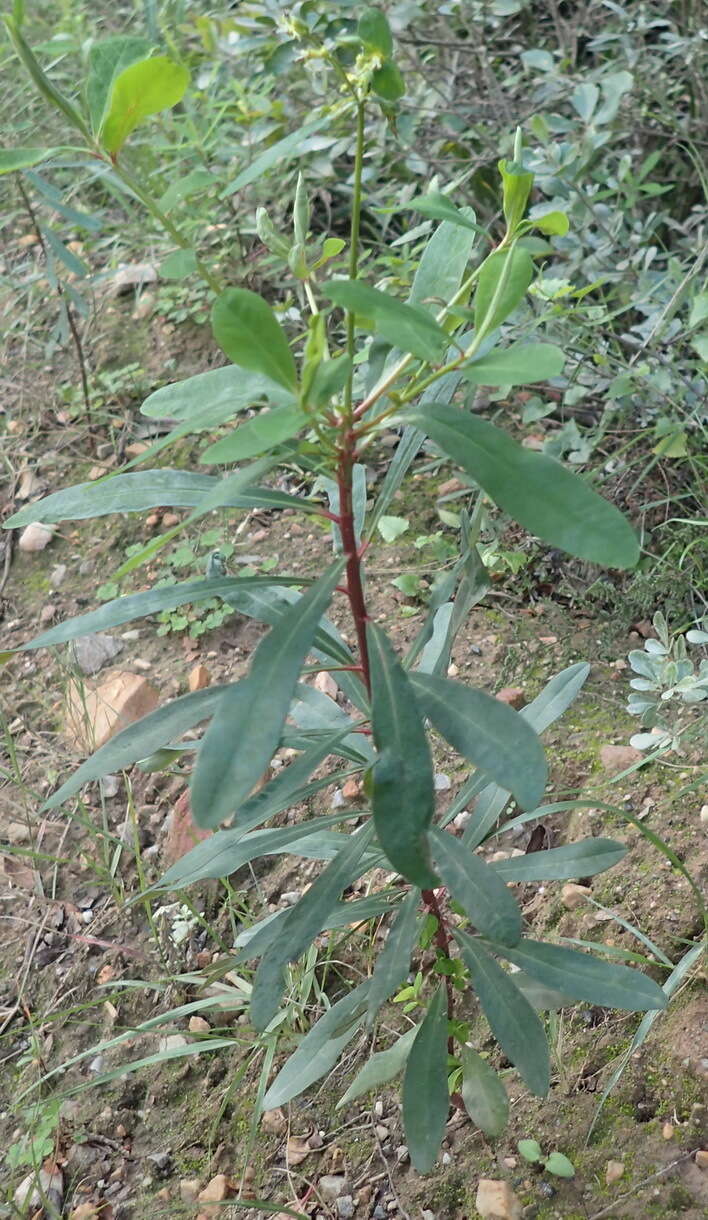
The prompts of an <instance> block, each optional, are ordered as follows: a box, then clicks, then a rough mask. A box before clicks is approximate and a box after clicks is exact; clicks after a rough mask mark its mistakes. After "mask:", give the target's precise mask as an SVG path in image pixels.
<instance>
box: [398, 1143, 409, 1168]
mask: <svg viewBox="0 0 708 1220" xmlns="http://www.w3.org/2000/svg"><path fill="white" fill-rule="evenodd" d="M396 1160H397V1161H398V1164H399V1165H404V1164H405V1163H406V1161H407V1160H408V1148H407V1146H406V1145H405V1144H399V1146H398V1148H397V1149H396Z"/></svg>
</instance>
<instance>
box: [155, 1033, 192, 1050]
mask: <svg viewBox="0 0 708 1220" xmlns="http://www.w3.org/2000/svg"><path fill="white" fill-rule="evenodd" d="M187 1045H188V1043H187V1039H186V1038H185V1037H184V1035H183V1034H168V1035H167V1037H165V1038H160V1044H159V1048H158V1049H159V1052H160V1054H162V1053H163V1052H164V1051H174V1050H177V1049H178V1048H179V1047H180V1046H187Z"/></svg>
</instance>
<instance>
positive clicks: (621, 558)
mask: <svg viewBox="0 0 708 1220" xmlns="http://www.w3.org/2000/svg"><path fill="white" fill-rule="evenodd" d="M408 418H409V420H410V422H411V423H413V424H415V425H416V427H418V428H422V429H423V431H424V432H426V433H427V435H428V436H429V437H430V439H431V440H433V441H435V443H436V444H437V445H439V446H440V448H441V449H442V450H443V452H444V453H446V454H447V455H448V456H449V457H451V458H452V459H453V460H454V461H455V462H456V463H457V464H458V465H459V466H461V467H462V469H463V470H465V471H467V473H468V474H469V475H470V476H471V477H472V478H473V479H474V480H475V482H477V483H478V484H479V485H480V487H482V488H483V490H484V491H485V492H486V493H487V495H488V496H490V497H491V499H492V500H494V501H495V503H496V504H498V505H499V507H500V508H502V509H503V510H504V512H506V513H508V514H509V516H510V517H513V518H514V520H515V521H518V522H519V524H520V525H523V526H524V528H525V529H527V530H528V531H529V532H530V533H532V534H536V535H537V536H538V537H539V538H541V539H543V541H544V542H548V543H550V545H551V546H557V547H559V548H560V549H561V550H564V551H568V552H569V553H570V554H571V555H577V556H578V557H579V558H580V559H587V560H589V561H590V562H591V563H599V564H603V565H604V566H605V567H616V568H631V567H633V566H634V565H635V564H636V562H637V560H638V558H639V543H638V541H637V537H636V534H635V533H634V530H633V529H632V527H631V525H630V524H629V522H628V521H627V519H626V518H625V517H623V516H622V514H621V513H620V512H619V511H618V509H616V508H615V507H614V505H613V504H610V503H609V502H608V501H607V500H603V499H602V497H601V496H598V495H597V493H596V492H594V491H593V490H592V488H590V487H589V486H588V484H587V483H585V482H584V481H583V479H582V478H580V477H579V476H578V475H575V474H572V473H571V471H569V470H566V468H565V467H564V466H562V465H561V463H560V462H557V461H556V460H555V458H551V457H548V456H547V455H546V454H545V453H534V452H533V451H532V450H530V449H524V448H523V447H522V446H521V445H518V444H517V443H516V441H514V440H512V438H511V437H510V436H508V435H507V434H506V433H505V432H502V431H501V430H500V429H499V428H495V427H494V425H493V424H490V423H488V422H487V421H486V420H484V419H480V418H478V417H476V416H473V415H469V414H466V413H464V412H462V411H460V410H459V409H458V408H456V407H448V406H445V405H444V404H442V403H426V404H424V405H422V406H420V407H418V408H417V409H416V410H415V411H414V412H412V413H411V414H409V416H408Z"/></svg>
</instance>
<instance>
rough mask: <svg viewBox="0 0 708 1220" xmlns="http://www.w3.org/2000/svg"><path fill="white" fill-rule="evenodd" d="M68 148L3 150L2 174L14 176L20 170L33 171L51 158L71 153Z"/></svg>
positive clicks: (1, 157)
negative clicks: (35, 166)
mask: <svg viewBox="0 0 708 1220" xmlns="http://www.w3.org/2000/svg"><path fill="white" fill-rule="evenodd" d="M71 151H73V150H72V149H68V148H64V147H61V148H2V149H0V174H14V173H16V172H17V171H18V170H20V169H31V168H32V166H33V165H39V164H40V163H41V162H42V161H48V160H49V158H50V157H57V156H59V154H60V153H63V152H71Z"/></svg>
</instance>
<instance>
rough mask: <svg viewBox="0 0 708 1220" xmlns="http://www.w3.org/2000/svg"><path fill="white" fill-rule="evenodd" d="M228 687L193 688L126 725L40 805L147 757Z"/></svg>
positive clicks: (207, 711) (52, 804)
mask: <svg viewBox="0 0 708 1220" xmlns="http://www.w3.org/2000/svg"><path fill="white" fill-rule="evenodd" d="M228 689H229V688H228V686H210V687H208V688H207V689H206V690H198V691H193V692H192V693H191V694H189V695H182V697H181V698H180V699H173V701H172V703H168V704H166V705H165V707H159V708H158V709H157V711H155V712H150V715H149V716H143V718H142V720H136V722H135V724H131V725H128V728H127V729H123V732H122V733H118V734H116V736H115V737H112V738H111V740H110V741H107V742H106V744H105V746H101V748H100V750H96V753H95V754H92V755H91V757H90V758H87V759H86V762H84V763H82V764H81V766H80V767H79V768H78V770H77V771H75V772H74V774H73V775H72V776H71V778H70V779H68V780H67V781H66V783H65V784H62V786H61V788H59V789H57V791H56V792H55V793H54V794H53V795H52V796H50V797H49V799H48V800H47V801H45V802H44V805H43V806H42V808H43V809H55V808H56V806H57V805H61V803H62V801H65V800H67V798H68V797H70V796H73V795H74V793H75V792H78V791H79V789H80V788H83V786H84V784H88V783H89V782H90V781H91V780H94V779H100V778H101V776H103V775H110V773H111V772H112V771H121V770H122V769H123V767H129V766H130V765H131V764H132V763H134V762H137V761H138V759H139V758H147V757H148V756H149V755H150V754H153V753H154V752H155V750H159V749H161V748H162V746H164V745H167V743H168V742H170V741H173V740H175V738H177V737H180V736H181V735H182V733H186V731H187V729H191V728H194V725H195V724H199V722H200V721H201V720H206V718H207V717H208V716H211V715H212V714H213V712H214V709H215V708H216V707H217V705H218V703H219V700H220V699H221V697H222V695H223V694H224V692H225V691H226V690H228Z"/></svg>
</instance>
